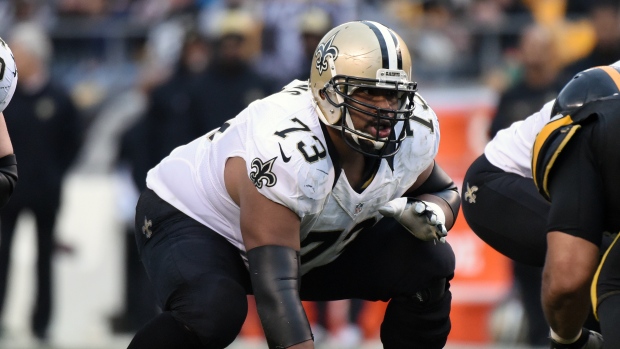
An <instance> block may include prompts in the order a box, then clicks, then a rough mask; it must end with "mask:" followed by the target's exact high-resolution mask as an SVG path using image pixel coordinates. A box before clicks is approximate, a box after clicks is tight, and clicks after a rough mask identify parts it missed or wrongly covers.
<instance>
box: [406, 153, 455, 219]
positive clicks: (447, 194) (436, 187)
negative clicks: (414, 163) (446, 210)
mask: <svg viewBox="0 0 620 349" xmlns="http://www.w3.org/2000/svg"><path fill="white" fill-rule="evenodd" d="M422 194H431V195H435V196H438V197H440V198H442V199H443V200H444V201H445V202H446V203H447V204H448V206H450V210H452V214H453V216H454V220H455V221H456V217H457V215H458V213H459V208H460V207H461V196H460V194H459V189H458V187H457V186H456V184H454V181H452V178H450V176H448V174H447V173H446V172H445V171H444V170H443V169H442V168H441V167H439V165H438V164H437V163H435V166H433V171H432V172H431V174H430V176H428V178H427V179H426V181H425V182H424V183H422V185H421V186H420V187H418V188H417V189H416V190H414V191H413V192H412V193H410V194H408V196H412V197H415V196H418V195H422Z"/></svg>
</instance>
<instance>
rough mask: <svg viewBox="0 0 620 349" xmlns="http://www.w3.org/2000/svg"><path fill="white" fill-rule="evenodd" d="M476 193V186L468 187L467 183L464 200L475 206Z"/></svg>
mask: <svg viewBox="0 0 620 349" xmlns="http://www.w3.org/2000/svg"><path fill="white" fill-rule="evenodd" d="M477 191H478V187H477V186H475V185H474V186H473V187H470V186H469V183H467V190H466V191H465V200H467V202H469V203H470V204H475V203H476V194H475V192H477Z"/></svg>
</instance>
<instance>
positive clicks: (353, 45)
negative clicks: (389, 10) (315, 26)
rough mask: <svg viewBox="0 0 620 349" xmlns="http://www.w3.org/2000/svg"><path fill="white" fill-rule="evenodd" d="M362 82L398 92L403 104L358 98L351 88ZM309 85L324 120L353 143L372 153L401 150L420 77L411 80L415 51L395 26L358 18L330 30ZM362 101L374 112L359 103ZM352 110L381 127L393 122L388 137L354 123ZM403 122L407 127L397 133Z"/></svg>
mask: <svg viewBox="0 0 620 349" xmlns="http://www.w3.org/2000/svg"><path fill="white" fill-rule="evenodd" d="M360 88H363V89H369V90H375V89H379V90H383V91H376V92H379V93H393V94H395V95H396V97H397V98H398V109H386V108H380V107H378V106H374V105H370V104H367V103H364V102H362V101H360V100H356V99H355V98H354V97H353V96H352V94H353V93H354V92H355V91H356V90H357V89H360ZM310 89H311V90H312V95H313V96H314V99H315V100H316V103H317V111H318V114H319V118H320V119H321V121H322V122H323V123H325V124H326V125H328V126H330V127H334V128H336V129H339V130H341V131H342V134H343V138H344V139H345V141H346V142H347V144H348V145H349V146H351V147H352V148H353V149H355V150H357V151H360V152H361V153H363V154H365V155H369V156H373V157H388V156H392V155H394V154H396V152H398V150H399V148H400V143H401V142H402V141H403V140H404V139H405V137H406V130H407V129H408V128H409V125H408V122H409V119H410V118H411V116H412V114H413V109H414V104H413V97H414V94H415V93H416V91H417V83H415V82H413V81H411V56H410V54H409V50H408V49H407V45H406V44H405V42H404V41H403V39H402V38H401V37H400V36H399V35H398V34H396V32H394V31H393V30H392V29H390V28H387V27H386V26H384V25H382V24H380V23H377V22H371V21H356V22H348V23H345V24H342V25H339V26H337V27H335V28H334V29H332V30H330V31H329V32H328V33H327V34H325V36H324V37H323V39H321V42H320V44H319V45H318V47H317V48H316V51H315V53H314V60H313V64H312V67H311V71H310ZM385 90H390V91H389V92H386V91H385ZM360 105H362V106H364V107H365V108H364V109H366V110H368V109H371V110H372V112H368V111H366V110H364V109H361V108H359V106H360ZM349 110H356V111H358V112H361V113H364V114H366V115H371V116H373V117H375V118H376V121H377V129H379V128H380V127H385V125H386V124H388V123H389V125H390V126H391V132H390V135H389V137H383V138H381V137H379V133H377V135H370V134H368V133H366V132H363V131H361V130H357V129H355V127H354V125H353V121H352V119H351V115H350V113H349ZM386 121H388V122H386ZM398 124H401V126H402V127H400V130H401V132H400V134H399V135H396V131H395V130H396V129H397V127H396V126H397V125H398Z"/></svg>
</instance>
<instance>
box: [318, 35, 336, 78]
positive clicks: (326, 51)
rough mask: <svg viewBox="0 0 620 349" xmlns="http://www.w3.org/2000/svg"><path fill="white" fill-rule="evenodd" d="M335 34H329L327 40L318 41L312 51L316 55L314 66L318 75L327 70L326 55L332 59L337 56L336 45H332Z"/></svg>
mask: <svg viewBox="0 0 620 349" xmlns="http://www.w3.org/2000/svg"><path fill="white" fill-rule="evenodd" d="M337 34H338V33H335V34H334V35H332V36H330V37H329V39H327V42H322V43H320V44H319V47H318V48H317V49H316V52H315V53H314V56H315V57H316V64H315V67H316V69H318V70H319V75H323V72H324V71H326V70H327V57H330V56H331V57H332V59H333V60H334V61H335V60H336V59H337V58H338V47H336V46H332V43H333V42H334V38H335V37H336V35H337Z"/></svg>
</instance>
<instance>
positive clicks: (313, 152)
mask: <svg viewBox="0 0 620 349" xmlns="http://www.w3.org/2000/svg"><path fill="white" fill-rule="evenodd" d="M269 118H270V120H265V119H264V118H253V119H252V121H253V122H251V124H250V125H249V130H248V135H249V139H248V140H247V146H246V148H247V149H246V150H247V151H246V164H247V168H248V175H249V177H250V179H251V180H252V181H253V182H254V184H255V185H256V188H257V189H258V190H259V192H260V193H261V194H263V195H265V196H266V197H267V198H268V199H270V200H272V201H274V202H277V203H279V204H281V205H284V206H286V207H288V208H290V209H291V210H293V211H294V212H296V213H297V214H298V215H299V216H300V217H303V216H304V215H307V214H314V213H317V212H318V211H320V209H321V208H322V203H323V201H324V200H325V198H326V197H327V195H328V194H329V192H330V191H331V188H332V184H333V183H332V182H333V181H334V169H333V166H331V160H330V158H329V155H328V153H327V146H326V144H325V139H324V138H323V136H322V134H321V133H319V132H320V126H319V125H318V122H319V121H318V119H317V118H316V115H314V114H312V113H311V112H310V111H309V110H308V111H302V112H297V113H295V114H294V115H281V116H276V115H270V116H269ZM312 118H315V119H312ZM259 119H262V122H260V124H259V123H257V122H254V121H259ZM317 127H318V130H319V132H317Z"/></svg>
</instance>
